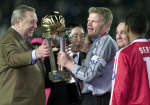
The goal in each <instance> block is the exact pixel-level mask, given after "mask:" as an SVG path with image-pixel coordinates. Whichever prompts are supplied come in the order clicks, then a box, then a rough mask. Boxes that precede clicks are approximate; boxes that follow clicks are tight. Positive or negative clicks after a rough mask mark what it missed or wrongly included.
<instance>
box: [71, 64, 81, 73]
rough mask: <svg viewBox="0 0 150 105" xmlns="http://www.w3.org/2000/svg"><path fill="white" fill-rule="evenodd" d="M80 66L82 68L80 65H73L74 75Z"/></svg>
mask: <svg viewBox="0 0 150 105" xmlns="http://www.w3.org/2000/svg"><path fill="white" fill-rule="evenodd" d="M79 68H80V66H79V65H77V64H74V66H73V67H72V73H73V74H74V75H76V74H77V70H78V69H79Z"/></svg>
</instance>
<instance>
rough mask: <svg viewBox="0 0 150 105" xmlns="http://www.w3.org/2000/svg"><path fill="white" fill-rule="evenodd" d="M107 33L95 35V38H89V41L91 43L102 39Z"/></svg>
mask: <svg viewBox="0 0 150 105" xmlns="http://www.w3.org/2000/svg"><path fill="white" fill-rule="evenodd" d="M107 34H108V33H107V32H105V33H103V34H99V35H97V36H94V37H91V40H92V41H95V40H96V39H97V38H99V37H100V38H102V37H104V36H105V35H107Z"/></svg>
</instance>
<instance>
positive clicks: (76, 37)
mask: <svg viewBox="0 0 150 105" xmlns="http://www.w3.org/2000/svg"><path fill="white" fill-rule="evenodd" d="M72 38H74V39H84V34H73V35H72Z"/></svg>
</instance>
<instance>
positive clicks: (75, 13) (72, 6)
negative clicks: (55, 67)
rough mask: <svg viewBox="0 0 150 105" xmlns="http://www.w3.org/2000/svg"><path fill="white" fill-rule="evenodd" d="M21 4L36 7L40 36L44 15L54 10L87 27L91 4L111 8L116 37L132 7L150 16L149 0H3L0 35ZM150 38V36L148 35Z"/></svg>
mask: <svg viewBox="0 0 150 105" xmlns="http://www.w3.org/2000/svg"><path fill="white" fill-rule="evenodd" d="M19 4H26V5H30V6H32V7H34V8H35V9H36V10H37V15H38V19H39V20H38V28H37V30H36V31H35V35H37V36H40V34H41V33H40V30H39V29H40V21H41V18H42V17H43V16H45V15H46V14H49V13H50V12H52V11H60V12H61V13H62V14H63V15H64V17H65V20H66V23H69V22H72V21H74V22H75V23H76V22H78V23H80V24H82V25H83V27H84V29H86V22H87V21H86V20H87V19H86V17H87V16H88V12H87V10H88V8H89V7H91V6H105V7H109V8H111V10H112V12H113V15H114V19H113V23H112V26H111V30H110V33H111V35H112V37H113V38H114V36H115V34H116V32H115V28H116V25H117V24H118V22H119V20H120V19H121V18H122V17H124V16H125V15H126V12H127V11H129V10H130V9H132V8H139V9H142V11H143V12H144V13H145V14H146V15H147V17H148V18H150V13H149V12H150V11H149V8H148V7H149V5H150V1H149V0H132V1H131V0H82V1H80V2H79V1H78V0H55V1H53V0H42V1H41V0H1V4H0V37H1V36H2V35H3V34H4V33H5V32H6V30H7V28H8V27H9V26H10V22H9V20H10V17H11V16H10V14H11V13H12V11H13V9H14V8H15V7H16V6H17V5H19ZM149 33H150V31H148V34H149ZM146 37H147V38H149V36H146Z"/></svg>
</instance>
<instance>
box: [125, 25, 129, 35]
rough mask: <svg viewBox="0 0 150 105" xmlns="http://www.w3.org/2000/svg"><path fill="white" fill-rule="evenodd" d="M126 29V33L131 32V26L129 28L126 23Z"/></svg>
mask: <svg viewBox="0 0 150 105" xmlns="http://www.w3.org/2000/svg"><path fill="white" fill-rule="evenodd" d="M125 31H126V33H129V32H130V28H129V26H128V25H125Z"/></svg>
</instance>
